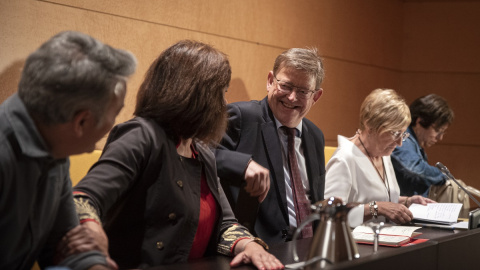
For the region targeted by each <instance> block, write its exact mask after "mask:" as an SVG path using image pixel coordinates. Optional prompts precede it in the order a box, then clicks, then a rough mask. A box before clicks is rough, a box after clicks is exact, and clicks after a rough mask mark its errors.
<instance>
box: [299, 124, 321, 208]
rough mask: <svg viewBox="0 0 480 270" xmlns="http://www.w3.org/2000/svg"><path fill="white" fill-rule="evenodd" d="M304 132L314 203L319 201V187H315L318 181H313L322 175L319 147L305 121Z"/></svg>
mask: <svg viewBox="0 0 480 270" xmlns="http://www.w3.org/2000/svg"><path fill="white" fill-rule="evenodd" d="M302 126H303V131H302V143H303V151H304V154H305V163H306V167H307V175H308V183H309V185H310V194H311V195H312V196H311V201H312V203H315V202H316V201H318V199H319V197H318V193H319V190H318V186H317V185H315V183H316V182H317V181H315V182H314V181H313V179H314V178H315V177H316V176H319V175H320V171H319V168H318V164H319V163H318V160H317V156H318V155H317V146H316V145H315V141H314V140H313V137H312V135H311V133H310V132H309V131H308V126H307V125H306V123H305V121H303V125H302Z"/></svg>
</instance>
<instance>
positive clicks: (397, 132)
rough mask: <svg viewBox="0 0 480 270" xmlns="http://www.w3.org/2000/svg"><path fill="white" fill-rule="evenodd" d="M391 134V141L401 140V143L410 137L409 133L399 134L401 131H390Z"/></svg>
mask: <svg viewBox="0 0 480 270" xmlns="http://www.w3.org/2000/svg"><path fill="white" fill-rule="evenodd" d="M390 133H391V134H392V137H393V140H394V141H396V140H398V139H400V138H402V142H404V141H405V140H406V139H407V138H408V137H410V133H408V132H406V131H405V132H403V133H402V132H401V131H390Z"/></svg>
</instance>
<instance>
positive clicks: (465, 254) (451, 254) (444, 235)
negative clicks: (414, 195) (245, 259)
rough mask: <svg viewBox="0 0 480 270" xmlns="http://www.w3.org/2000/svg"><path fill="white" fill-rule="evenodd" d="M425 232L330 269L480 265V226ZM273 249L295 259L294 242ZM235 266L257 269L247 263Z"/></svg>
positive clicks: (181, 269)
mask: <svg viewBox="0 0 480 270" xmlns="http://www.w3.org/2000/svg"><path fill="white" fill-rule="evenodd" d="M417 231H418V232H421V233H422V235H421V236H420V237H419V238H426V239H429V240H428V241H426V242H424V243H421V244H418V245H412V246H406V247H398V248H394V247H384V246H380V247H379V248H378V252H377V253H376V254H373V246H372V245H360V244H359V245H358V249H359V253H360V258H359V259H356V260H353V261H345V262H340V263H337V264H335V265H331V266H329V267H327V268H326V269H381V270H394V269H401V270H405V269H441V270H443V269H445V270H446V269H480V267H479V266H478V265H477V261H478V260H479V259H480V229H475V230H468V231H466V230H465V231H461V230H455V231H454V230H443V229H433V228H421V229H419V230H417ZM310 244H311V239H303V240H299V241H297V251H298V254H299V256H300V258H304V257H305V256H306V254H307V253H308V250H309V248H310ZM270 252H271V253H272V254H274V255H275V256H276V257H277V258H279V259H280V261H282V262H283V263H284V264H289V263H293V262H294V260H293V256H292V254H293V244H292V242H286V243H280V244H276V245H272V246H271V247H270ZM231 259H232V258H230V257H226V256H214V257H208V258H202V259H199V260H196V261H192V262H185V263H178V264H172V265H166V266H157V267H152V268H149V270H164V269H165V270H166V269H172V270H173V269H176V270H207V269H208V270H211V269H230V261H231ZM234 269H238V270H245V269H249V270H251V269H255V268H254V267H253V266H251V265H244V266H240V267H237V268H234Z"/></svg>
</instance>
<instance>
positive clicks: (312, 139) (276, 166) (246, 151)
mask: <svg viewBox="0 0 480 270" xmlns="http://www.w3.org/2000/svg"><path fill="white" fill-rule="evenodd" d="M228 113H229V123H228V130H227V134H226V135H225V136H224V138H223V140H222V142H221V146H220V147H218V148H217V150H216V152H215V155H216V158H217V170H218V175H219V177H220V179H221V181H222V185H224V189H225V192H227V193H231V194H227V195H230V196H231V199H232V200H233V202H232V201H231V204H235V202H236V201H237V198H238V193H239V188H240V187H241V185H242V181H243V177H244V172H245V169H246V167H247V164H248V162H249V160H250V159H253V160H254V161H256V162H257V163H259V164H260V165H262V166H264V167H265V168H267V169H269V170H270V180H271V184H270V190H269V192H268V195H267V197H266V199H265V200H264V201H263V202H262V203H261V204H260V207H259V209H258V214H257V219H256V222H255V233H256V234H257V235H258V236H259V237H260V238H262V239H263V240H265V241H266V242H267V243H269V244H270V243H275V242H280V241H283V240H285V238H286V237H287V235H286V232H288V231H289V230H290V228H289V222H288V211H287V199H286V191H285V179H284V178H285V177H284V174H283V161H282V152H281V151H282V150H281V144H280V141H279V138H278V134H277V127H276V123H275V118H274V117H273V113H272V111H271V110H270V107H269V106H268V102H267V98H264V99H263V100H262V101H250V102H236V103H232V104H229V105H228ZM302 147H303V150H304V154H305V162H306V167H307V174H308V181H309V183H310V193H311V194H310V195H311V200H312V203H313V202H316V201H319V200H323V194H324V189H325V155H324V148H325V141H324V137H323V133H322V131H321V130H320V129H319V128H318V127H316V126H315V125H314V124H313V123H312V122H311V121H309V120H307V119H303V131H302ZM227 187H228V188H227ZM235 207H237V209H239V208H241V207H242V205H232V208H233V209H235ZM252 211H255V210H254V209H252ZM236 212H237V211H236ZM247 227H248V225H247Z"/></svg>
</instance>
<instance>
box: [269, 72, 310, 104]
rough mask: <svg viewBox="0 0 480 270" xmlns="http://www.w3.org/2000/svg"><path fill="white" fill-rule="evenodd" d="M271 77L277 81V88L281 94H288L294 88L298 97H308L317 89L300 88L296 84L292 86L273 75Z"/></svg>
mask: <svg viewBox="0 0 480 270" xmlns="http://www.w3.org/2000/svg"><path fill="white" fill-rule="evenodd" d="M273 77H274V78H275V80H276V81H277V90H278V92H280V93H281V94H290V93H292V91H294V89H296V90H295V92H296V96H297V98H298V99H309V98H310V97H312V95H313V93H315V92H316V91H317V90H309V89H305V88H301V87H298V86H294V85H291V84H288V83H286V82H282V81H281V80H279V79H277V77H275V76H273Z"/></svg>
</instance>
